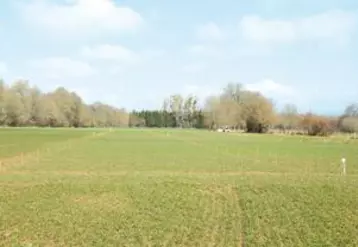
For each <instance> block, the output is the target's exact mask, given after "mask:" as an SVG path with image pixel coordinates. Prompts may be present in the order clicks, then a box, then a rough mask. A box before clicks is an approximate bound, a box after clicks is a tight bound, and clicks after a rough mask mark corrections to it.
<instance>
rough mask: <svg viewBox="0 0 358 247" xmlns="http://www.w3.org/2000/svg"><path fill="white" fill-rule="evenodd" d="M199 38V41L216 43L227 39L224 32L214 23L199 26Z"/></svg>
mask: <svg viewBox="0 0 358 247" xmlns="http://www.w3.org/2000/svg"><path fill="white" fill-rule="evenodd" d="M197 36H198V38H199V39H203V40H214V41H220V40H223V39H224V38H225V35H224V33H223V31H222V30H221V29H220V28H219V26H218V25H217V24H215V23H213V22H209V23H207V24H205V25H201V26H199V28H198V31H197Z"/></svg>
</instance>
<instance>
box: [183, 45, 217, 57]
mask: <svg viewBox="0 0 358 247" xmlns="http://www.w3.org/2000/svg"><path fill="white" fill-rule="evenodd" d="M188 52H189V53H191V54H194V55H207V56H220V55H221V54H222V52H221V50H220V49H219V48H218V47H215V46H212V45H192V46H190V47H189V48H188Z"/></svg>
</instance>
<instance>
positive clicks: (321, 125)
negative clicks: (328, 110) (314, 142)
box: [301, 113, 333, 136]
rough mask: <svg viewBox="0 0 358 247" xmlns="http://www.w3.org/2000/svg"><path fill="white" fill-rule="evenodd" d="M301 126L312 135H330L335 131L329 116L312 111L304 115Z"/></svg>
mask: <svg viewBox="0 0 358 247" xmlns="http://www.w3.org/2000/svg"><path fill="white" fill-rule="evenodd" d="M301 126H302V128H303V129H304V130H305V131H306V133H307V134H308V135H310V136H329V135H331V134H332V133H333V126H332V124H331V122H330V121H329V120H328V119H327V118H325V117H321V116H316V115H313V114H311V113H308V114H306V115H305V116H303V119H302V122H301Z"/></svg>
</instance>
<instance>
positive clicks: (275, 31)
mask: <svg viewBox="0 0 358 247" xmlns="http://www.w3.org/2000/svg"><path fill="white" fill-rule="evenodd" d="M356 23H357V17H356V15H355V14H354V13H351V12H344V11H339V10H335V11H328V12H325V13H321V14H317V15H313V16H309V17H304V18H300V19H291V20H279V19H271V20H270V19H263V18H261V17H259V16H256V15H251V16H244V17H243V18H242V20H241V22H240V29H241V32H242V35H243V37H244V38H246V39H248V40H251V41H256V42H263V43H275V42H277V43H278V42H293V41H300V40H317V39H326V40H338V41H341V40H346V39H347V38H349V37H350V35H351V34H352V33H353V32H354V29H355V25H356Z"/></svg>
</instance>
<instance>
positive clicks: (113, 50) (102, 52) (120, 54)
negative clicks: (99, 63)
mask: <svg viewBox="0 0 358 247" xmlns="http://www.w3.org/2000/svg"><path fill="white" fill-rule="evenodd" d="M80 53H81V55H82V56H84V57H86V58H90V59H99V60H109V61H114V62H120V63H135V62H137V61H138V60H139V55H138V54H136V53H135V52H134V51H132V50H130V49H128V48H126V47H124V46H120V45H109V44H104V45H98V46H93V47H89V46H85V47H83V48H82V49H81V51H80Z"/></svg>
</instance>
